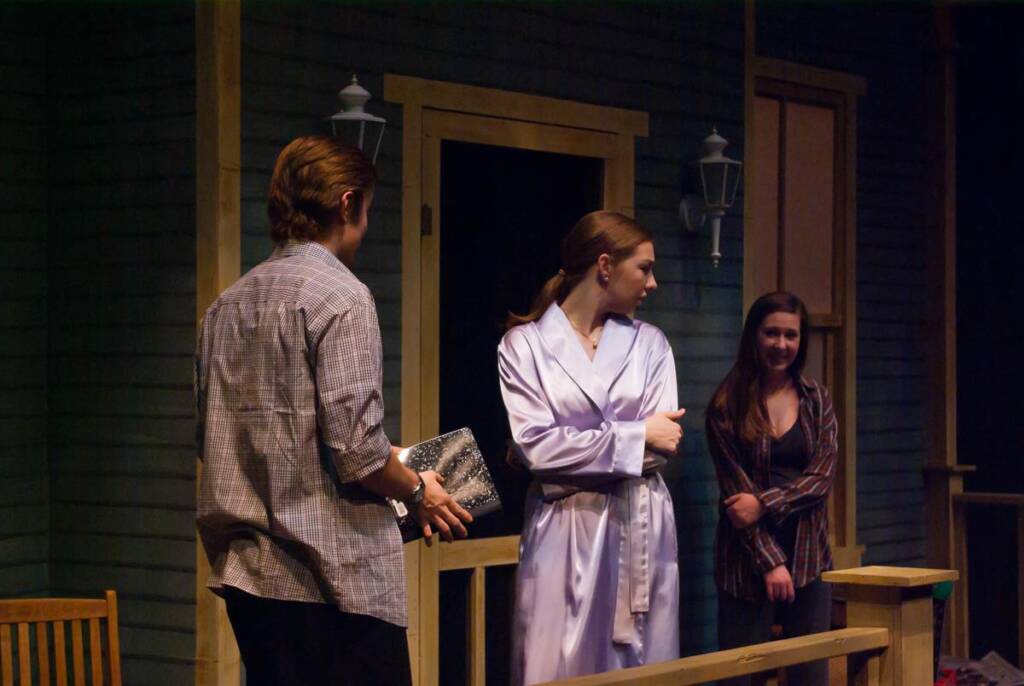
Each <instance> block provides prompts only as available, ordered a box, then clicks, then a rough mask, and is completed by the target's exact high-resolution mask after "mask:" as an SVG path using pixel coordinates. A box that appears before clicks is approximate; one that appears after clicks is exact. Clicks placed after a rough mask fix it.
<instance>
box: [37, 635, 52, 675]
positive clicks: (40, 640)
mask: <svg viewBox="0 0 1024 686" xmlns="http://www.w3.org/2000/svg"><path fill="white" fill-rule="evenodd" d="M48 643H49V641H48V639H47V636H46V622H38V623H37V624H36V657H37V658H38V659H39V686H50V649H49V646H48Z"/></svg>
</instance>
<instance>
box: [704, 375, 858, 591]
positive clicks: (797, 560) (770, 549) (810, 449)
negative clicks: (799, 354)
mask: <svg viewBox="0 0 1024 686" xmlns="http://www.w3.org/2000/svg"><path fill="white" fill-rule="evenodd" d="M797 392H798V393H799V395H800V408H799V413H798V420H797V421H799V422H800V428H801V429H802V430H803V435H804V439H805V440H806V441H807V454H808V455H810V456H811V458H810V460H809V462H808V465H807V467H806V468H805V469H804V471H803V473H802V474H801V475H800V476H799V477H797V478H796V479H793V480H792V481H791V482H789V483H787V484H784V485H782V486H778V487H774V488H770V487H769V473H770V469H771V437H770V436H762V437H761V440H759V441H758V442H757V444H756V445H755V446H754V447H753V449H744V448H742V447H741V445H740V443H739V441H738V440H737V437H736V435H735V433H734V432H733V431H732V430H731V428H730V427H729V425H728V422H727V421H726V420H725V418H724V417H721V416H718V413H716V412H714V411H713V410H710V409H709V410H708V414H707V420H706V428H707V437H708V447H709V448H710V449H711V456H712V457H713V458H714V462H715V471H716V472H717V473H718V485H719V489H720V490H721V499H722V500H724V499H725V498H727V497H729V496H731V495H735V494H736V493H752V494H754V495H756V496H757V497H758V499H759V500H760V501H761V503H762V504H763V505H764V507H765V513H764V515H763V516H762V517H761V519H760V520H759V521H758V522H757V523H755V524H753V525H752V526H749V527H747V528H745V529H736V528H734V527H733V526H732V524H731V523H730V521H729V518H728V516H726V514H725V508H724V506H722V505H719V518H718V532H717V535H716V537H715V582H716V583H717V585H718V587H719V589H721V590H723V591H725V592H727V593H729V594H730V595H733V596H735V597H737V598H744V599H747V600H752V601H755V602H760V601H762V600H763V599H764V597H765V589H764V574H765V573H766V572H769V571H771V570H772V569H774V568H775V567H777V566H779V565H781V564H785V565H786V566H787V567H788V568H789V571H790V574H791V575H792V577H793V585H794V587H795V588H801V587H803V586H806V585H807V584H809V583H810V582H811V581H814V579H816V578H817V577H818V576H819V575H820V574H821V573H822V572H823V571H826V570H829V569H831V568H832V550H831V548H829V544H828V507H827V497H828V493H829V491H830V490H831V488H832V481H833V477H834V476H835V467H836V452H837V447H836V446H837V442H836V441H837V438H836V437H837V431H838V424H837V422H836V416H835V412H834V411H833V409H832V401H831V399H830V398H829V395H828V391H827V390H826V389H825V387H824V386H821V385H819V384H818V383H817V382H816V381H814V380H813V379H807V378H802V379H801V380H800V383H798V384H797ZM788 517H796V518H797V525H796V545H795V546H794V550H793V551H792V555H793V559H787V554H786V552H784V551H783V550H782V548H781V547H780V546H779V544H778V541H776V540H775V537H774V535H773V532H774V529H775V527H777V526H779V525H780V524H782V522H783V521H784V520H786V519H787V518H788Z"/></svg>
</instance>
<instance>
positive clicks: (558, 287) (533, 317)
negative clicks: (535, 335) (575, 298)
mask: <svg viewBox="0 0 1024 686" xmlns="http://www.w3.org/2000/svg"><path fill="white" fill-rule="evenodd" d="M582 280H583V274H574V275H571V276H570V275H569V274H566V273H565V270H564V269H559V270H558V272H557V273H556V274H555V275H554V276H552V277H551V278H550V279H548V280H547V281H545V282H544V285H543V286H542V287H541V289H540V292H539V293H537V296H536V297H535V298H534V299H533V305H532V306H531V307H530V311H529V312H527V313H526V314H516V313H515V312H509V313H508V318H507V319H506V320H505V328H506V329H511V328H512V327H513V326H519V325H520V324H529V323H530V322H535V321H537V320H538V319H540V318H541V317H543V316H544V313H545V312H547V310H548V308H549V307H551V303H553V302H557V303H561V302H562V301H563V300H565V298H566V296H568V295H569V293H570V292H571V291H572V289H573V288H575V287H576V284H578V283H579V282H580V281H582Z"/></svg>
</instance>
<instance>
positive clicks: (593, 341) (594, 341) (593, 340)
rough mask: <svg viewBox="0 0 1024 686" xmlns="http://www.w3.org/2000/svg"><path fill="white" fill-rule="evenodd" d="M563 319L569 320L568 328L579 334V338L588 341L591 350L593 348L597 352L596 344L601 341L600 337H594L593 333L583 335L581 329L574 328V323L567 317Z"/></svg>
mask: <svg viewBox="0 0 1024 686" xmlns="http://www.w3.org/2000/svg"><path fill="white" fill-rule="evenodd" d="M565 318H566V319H568V320H569V326H571V327H572V328H574V329H576V331H577V333H579V334H580V335H581V336H583V337H584V338H586V339H587V340H588V341H590V346H591V348H593V349H594V350H597V343H598V341H600V340H601V337H600V336H595V335H594V334H593V333H591V334H590V335H589V336H588V335H587V334H585V333H583V329H581V328H580V327H578V326H576V323H575V322H573V320H571V319H569V317H568V315H567V316H566V317H565Z"/></svg>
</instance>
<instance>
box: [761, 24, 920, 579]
mask: <svg viewBox="0 0 1024 686" xmlns="http://www.w3.org/2000/svg"><path fill="white" fill-rule="evenodd" d="M932 12H933V10H932V9H931V8H930V7H927V6H924V5H922V6H909V5H907V6H894V5H886V6H884V7H883V6H869V5H849V6H836V5H830V6H825V5H822V6H808V5H762V4H758V16H757V49H758V53H759V54H761V55H765V56H769V57H775V58H780V59H786V60H790V61H794V62H800V63H804V64H810V65H814V66H818V67H824V68H828V69H835V70H839V71H845V72H848V73H852V74H857V75H860V76H863V77H865V78H866V80H867V93H866V94H865V95H864V96H863V97H862V98H860V99H859V103H858V114H857V142H858V146H857V217H858V227H857V290H858V297H857V314H858V316H857V333H858V340H857V349H858V355H857V364H858V376H857V395H858V404H857V414H858V425H857V443H858V455H857V522H858V541H859V542H860V543H862V544H864V545H866V546H867V550H866V552H865V556H864V560H865V562H867V563H876V564H877V563H883V564H884V563H890V564H922V563H923V562H924V538H925V529H924V526H925V511H924V496H923V489H924V484H923V475H922V467H923V466H924V464H925V461H926V459H927V452H928V446H929V438H928V436H929V431H930V427H929V426H928V423H927V416H928V412H927V406H926V402H927V384H926V379H925V375H926V362H925V351H926V344H927V342H926V341H925V340H924V329H923V324H924V314H925V307H924V301H925V295H926V293H927V292H928V290H927V284H926V273H925V266H924V255H925V252H926V251H925V236H926V224H925V218H924V214H925V209H926V207H927V203H928V202H930V200H929V198H928V196H927V195H926V192H925V191H926V189H925V188H924V186H923V183H922V180H923V179H924V178H926V177H927V171H928V168H929V167H928V165H929V162H930V160H929V157H928V153H927V148H926V146H927V141H926V138H925V135H926V131H927V111H926V101H925V97H926V90H927V89H926V88H925V87H924V77H925V67H926V63H925V60H926V57H927V55H928V41H929V39H930V37H931V35H932V24H931V22H932V16H933V15H932Z"/></svg>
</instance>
